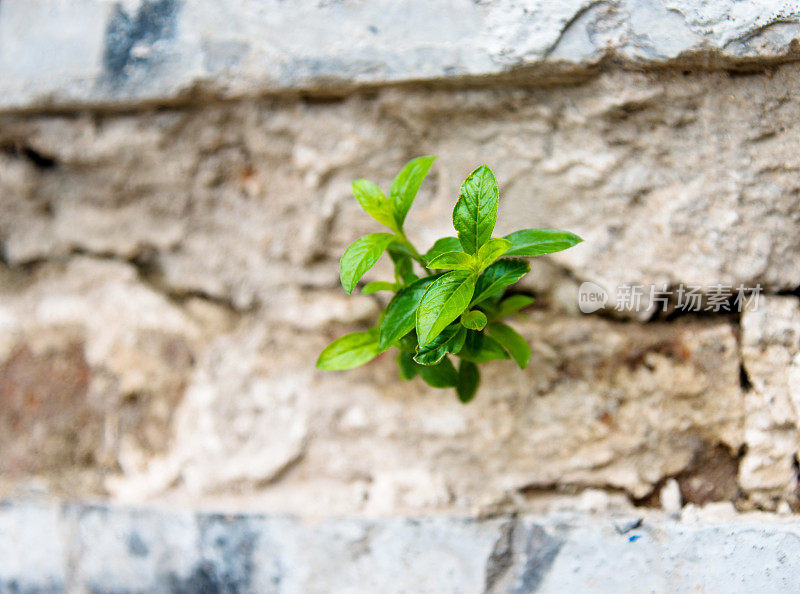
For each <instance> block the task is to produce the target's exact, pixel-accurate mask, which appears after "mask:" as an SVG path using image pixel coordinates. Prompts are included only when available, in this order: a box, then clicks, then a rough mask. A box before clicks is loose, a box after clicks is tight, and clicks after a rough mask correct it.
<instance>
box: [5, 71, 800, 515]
mask: <svg viewBox="0 0 800 594" xmlns="http://www.w3.org/2000/svg"><path fill="white" fill-rule="evenodd" d="M799 70H800V67H798V66H794V65H784V66H782V67H780V68H777V69H774V70H773V71H770V73H769V75H767V74H755V75H749V76H744V77H742V76H739V75H732V74H729V73H724V72H716V73H693V72H659V73H655V72H653V73H649V74H644V73H633V72H621V71H616V72H608V73H605V74H602V75H600V76H599V77H597V78H596V79H594V80H593V81H591V82H588V83H585V84H583V85H580V86H572V87H564V88H557V89H527V88H515V87H513V86H512V87H502V88H495V89H474V90H409V89H404V90H401V89H387V90H382V91H374V92H370V93H367V94H355V95H353V96H350V97H348V98H343V99H337V100H334V101H324V102H319V101H317V100H293V99H291V100H290V99H286V100H259V101H246V102H234V103H224V104H214V105H209V106H196V107H192V108H169V109H160V110H153V111H136V112H134V113H131V114H109V113H107V114H103V113H97V112H85V113H84V112H76V113H74V114H68V115H42V114H35V115H22V114H7V115H5V116H0V145H1V146H3V147H5V149H4V151H3V152H2V153H0V167H2V171H3V175H2V176H0V190H2V191H0V203H1V204H2V213H3V215H2V217H0V239H2V248H3V251H2V254H3V261H4V266H3V269H2V273H1V274H2V276H1V277H0V279H2V282H0V291H2V293H1V294H2V298H1V299H0V326H2V328H3V332H2V335H0V362H1V363H0V399H2V401H3V408H2V412H1V413H0V422H2V424H3V427H4V431H3V438H1V439H0V445H2V447H3V448H4V452H6V455H5V456H4V457H3V459H2V464H3V474H2V486H3V489H4V491H5V492H6V493H24V492H28V491H30V490H34V491H39V490H42V489H44V490H46V491H48V490H49V491H51V492H55V493H69V494H72V495H76V494H81V493H82V494H101V495H104V496H111V497H113V498H118V499H121V500H125V501H145V500H164V499H166V500H174V501H188V500H191V501H195V502H202V501H205V502H208V503H213V504H215V505H229V506H232V507H234V508H235V507H237V506H240V505H245V506H253V507H258V508H260V509H268V510H279V511H293V512H297V513H318V514H324V513H326V512H327V513H333V512H342V513H349V512H355V513H361V512H364V513H380V514H390V513H399V512H409V513H414V512H419V511H429V512H433V511H436V510H462V511H466V510H475V509H479V510H480V509H508V508H512V509H513V508H518V507H521V508H523V509H525V508H527V507H528V506H529V505H533V504H534V503H535V502H536V501H537V500H539V499H541V498H542V497H545V496H549V495H550V494H552V493H560V492H578V491H581V490H583V489H587V488H606V489H611V490H612V491H613V490H616V491H618V492H620V493H623V494H626V495H627V496H629V497H630V498H632V500H634V501H637V502H645V503H647V502H651V503H652V502H657V501H658V491H659V489H661V487H662V485H663V484H664V481H665V480H666V479H668V478H676V479H677V480H678V483H679V484H680V488H681V492H682V494H683V498H684V500H686V501H694V502H696V503H703V502H706V501H715V500H729V501H735V502H737V504H738V505H740V506H744V507H747V506H753V505H755V506H759V507H765V508H774V507H775V506H777V505H779V504H780V503H781V502H784V504H783V505H786V504H788V505H791V506H794V505H796V503H797V469H796V462H795V459H796V455H797V451H798V436H797V423H798V421H797V419H798V415H797V410H798V409H797V406H798V398H797V395H796V394H793V393H792V390H793V389H794V388H793V387H794V386H796V380H793V379H792V377H793V376H792V375H791V374H792V373H793V371H792V369H793V368H792V367H791V365H790V364H791V361H792V358H793V357H794V356H795V355H796V354H797V351H798V339H797V336H798V334H797V327H798V316H800V313H799V312H800V308H799V307H798V300H797V297H796V296H795V295H793V294H791V291H792V290H794V289H795V288H796V287H797V286H798V285H800V264H799V263H800V234H798V233H797V230H798V213H800V209H799V208H798V206H799V205H798V201H800V178H798V175H797V172H798V169H800V162H798V161H797V151H795V150H793V148H792V147H795V146H797V144H798V141H800V129H798V127H797V124H796V122H797V121H800V118H799V117H798V115H800V113H798V112H800V99H799V98H798V95H797V91H796V89H795V85H794V81H795V80H796V78H797V76H798V71H799ZM419 153H433V154H439V155H441V157H440V159H439V161H437V164H436V165H435V167H434V172H433V173H432V175H431V177H430V179H429V181H428V182H426V186H425V187H424V189H423V191H422V192H421V195H420V197H419V199H418V202H417V204H416V205H415V208H414V209H413V210H412V213H411V215H410V223H409V228H410V229H414V231H413V232H412V234H411V237H412V239H413V240H415V241H417V242H418V243H419V244H420V245H421V246H424V247H426V246H427V245H429V244H430V242H431V241H432V240H433V239H434V238H435V237H436V236H439V235H443V234H448V233H449V230H448V227H449V222H448V221H449V212H450V210H451V209H452V205H453V203H454V200H455V197H456V195H457V188H458V184H459V182H460V180H461V179H463V177H464V176H465V174H466V173H467V172H468V171H470V170H471V169H472V168H473V167H474V166H475V165H477V164H479V163H480V162H482V161H488V162H489V163H490V165H492V166H493V168H494V169H495V171H496V173H497V175H498V178H499V179H500V181H501V189H502V199H501V213H500V220H499V229H500V230H501V231H510V230H511V229H513V228H515V227H516V226H518V225H520V224H522V225H523V226H552V227H557V228H566V229H570V230H574V231H575V232H577V233H579V234H580V235H582V236H583V237H584V238H585V239H586V241H585V243H583V244H581V245H580V246H578V247H577V248H574V249H573V250H571V251H569V252H565V253H563V254H557V255H555V256H553V257H552V258H551V259H550V260H544V259H543V260H540V261H537V262H535V263H534V267H533V272H532V274H531V275H530V280H529V281H527V284H526V285H525V287H526V290H529V291H531V292H533V293H534V294H536V295H537V296H538V297H539V303H538V305H537V306H536V307H535V308H534V310H533V311H532V312H531V313H530V314H529V315H528V317H527V319H520V320H519V321H518V322H517V323H516V325H517V327H518V328H519V329H520V330H521V331H522V332H523V333H524V334H525V335H526V337H527V338H528V339H529V340H530V341H531V342H532V344H533V347H534V362H533V364H532V366H531V367H530V368H529V369H528V370H526V371H525V372H520V371H518V370H516V369H515V368H513V366H512V365H511V364H508V363H502V362H500V363H495V364H494V365H493V367H490V369H489V371H488V372H487V374H486V377H485V382H484V386H485V387H484V389H483V391H482V392H481V393H480V395H479V398H478V400H477V401H476V402H475V403H473V404H471V405H470V406H467V407H464V406H461V405H460V404H458V403H457V402H456V401H455V399H454V398H453V396H452V395H451V394H449V393H437V392H435V391H433V390H429V389H427V388H426V387H424V385H422V384H419V383H417V381H414V382H412V383H411V384H401V383H399V382H398V381H397V379H396V377H395V375H394V374H395V370H394V368H393V362H392V361H391V360H389V359H388V358H386V357H384V358H382V359H380V360H378V361H377V362H375V363H373V364H371V365H369V366H367V367H365V368H363V369H361V370H357V371H353V372H349V373H321V372H317V371H315V370H314V369H313V363H314V361H315V358H316V354H317V353H318V352H319V350H320V349H321V348H322V347H323V346H324V345H325V344H326V342H327V341H329V340H330V339H332V338H333V337H335V336H338V335H340V334H341V333H343V332H345V331H347V330H349V329H356V328H360V327H365V326H366V325H369V324H371V323H372V320H374V316H375V315H376V312H377V307H378V305H377V303H378V302H377V301H376V300H375V298H373V297H367V296H353V297H349V298H348V297H346V296H345V295H344V294H343V292H342V291H341V287H340V286H339V285H338V267H337V259H338V255H339V254H340V253H341V251H342V250H343V249H344V247H345V246H346V245H347V244H348V243H349V242H350V241H352V240H353V239H354V238H356V237H358V236H359V235H362V234H364V233H367V232H370V231H371V230H374V226H373V223H372V222H371V220H370V219H369V218H368V217H367V216H366V215H364V214H362V213H360V212H359V209H358V207H357V204H356V202H355V200H353V199H352V197H351V196H350V194H349V182H350V180H351V179H354V178H356V177H362V176H363V177H368V178H371V179H374V180H375V181H377V182H379V183H380V184H381V185H384V186H385V185H387V184H388V182H389V180H390V179H391V177H392V175H393V174H394V172H395V171H396V169H397V168H398V167H399V166H400V165H401V164H402V163H403V162H404V160H405V159H406V158H408V157H410V156H413V155H415V154H419ZM386 272H387V270H386V268H385V266H383V267H382V266H379V267H378V268H377V269H376V270H375V271H374V272H371V273H370V275H371V277H370V278H375V279H377V278H380V277H381V275H385V274H386ZM583 280H592V281H597V282H603V283H606V284H608V285H613V284H616V283H622V282H631V283H651V282H665V283H669V284H670V285H672V286H676V285H678V284H679V283H697V284H700V285H706V286H708V285H712V284H714V283H729V284H731V285H734V286H735V285H736V284H743V285H746V286H755V285H758V284H760V285H761V287H762V288H763V289H764V291H765V292H766V293H770V294H774V295H765V296H762V299H761V301H760V302H759V303H758V304H757V305H758V307H757V309H756V311H753V312H746V313H744V314H743V317H742V319H741V328H740V320H739V318H738V316H737V315H732V314H726V313H724V312H720V313H717V314H714V313H711V312H708V313H706V314H705V315H703V316H698V315H695V316H692V315H689V316H683V317H678V318H675V319H673V318H672V317H669V318H658V319H655V320H653V321H650V322H648V323H642V322H631V321H624V320H615V319H614V318H610V317H608V316H600V315H593V316H584V317H579V315H580V314H576V287H577V284H578V283H579V282H581V281H583ZM778 293H780V294H778ZM743 382H744V383H743ZM76 426H81V427H82V429H81V431H76V429H75V428H76ZM24 436H32V437H30V438H28V439H25V438H24ZM745 452H746V453H745ZM742 456H744V457H742Z"/></svg>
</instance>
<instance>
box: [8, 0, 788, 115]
mask: <svg viewBox="0 0 800 594" xmlns="http://www.w3.org/2000/svg"><path fill="white" fill-rule="evenodd" d="M799 18H800V6H798V3H797V2H796V1H793V0H782V1H780V2H766V1H761V2H746V3H743V2H735V1H734V0H714V1H712V2H695V1H687V0H667V1H663V0H662V1H659V2H647V1H642V0H610V1H608V2H590V1H589V0H570V1H564V2H556V3H552V2H550V3H547V2H541V1H536V0H488V1H482V2H471V1H469V0H458V1H455V2H424V1H422V0H403V1H402V2H397V1H392V0H381V1H380V2H374V1H373V2H368V3H356V4H354V3H348V2H319V1H317V0H302V1H295V2H292V3H289V4H286V3H282V2H278V1H277V0H274V1H270V2H260V3H233V4H226V5H225V6H224V8H223V7H222V5H219V4H218V3H217V2H213V1H211V0H191V1H187V2H179V1H178V0H146V1H141V2H140V1H133V2H124V3H119V4H112V3H109V2H104V1H102V0H79V1H77V2H70V3H65V2H62V1H61V0H44V1H40V2H28V1H26V0H3V10H2V12H0V81H1V82H0V109H2V108H6V109H15V108H27V107H33V106H36V107H44V106H50V107H53V106H64V105H67V106H69V105H74V104H78V103H88V104H108V105H113V104H118V103H125V102H144V101H153V100H158V101H163V100H180V99H181V98H182V97H185V96H187V95H189V94H191V93H192V92H193V91H194V90H197V89H201V90H202V91H204V92H207V93H214V94H216V95H219V96H224V97H238V96H242V95H257V94H261V93H264V92H273V93H274V92H281V91H287V90H293V89H303V88H319V87H322V88H330V87H339V88H347V87H352V86H353V85H358V84H385V83H391V82H397V81H415V80H424V79H451V78H457V77H464V76H478V75H497V74H503V73H508V72H510V71H513V70H514V69H518V68H520V67H534V68H538V70H536V74H534V75H532V80H534V81H536V80H537V79H539V80H540V81H541V80H546V79H547V77H548V76H549V77H550V79H552V78H553V76H554V75H556V74H559V73H560V74H561V75H562V76H563V75H564V73H567V74H568V73H570V72H581V71H583V72H585V68H586V67H587V66H591V65H592V64H595V63H597V62H598V61H600V60H601V58H603V57H606V56H611V55H613V56H614V57H615V58H616V59H617V60H622V61H627V62H630V63H633V64H635V65H641V64H651V63H660V62H664V61H668V60H673V59H676V58H682V59H684V61H686V60H687V58H686V56H687V55H690V54H692V53H693V52H695V53H699V52H702V55H703V57H702V58H701V59H698V60H697V63H698V64H699V63H708V61H709V58H708V55H709V53H713V54H715V57H716V59H717V60H718V61H719V62H721V63H731V64H733V63H735V62H736V60H742V59H753V58H758V59H761V60H770V59H775V58H778V59H785V58H787V57H791V56H793V51H794V50H793V49H792V48H793V46H792V45H791V44H792V43H793V41H794V40H795V38H796V37H798V35H799V34H800V25H799V24H798V19H799Z"/></svg>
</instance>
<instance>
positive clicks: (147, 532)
mask: <svg viewBox="0 0 800 594" xmlns="http://www.w3.org/2000/svg"><path fill="white" fill-rule="evenodd" d="M630 520H631V516H627V518H626V517H625V516H618V517H609V516H592V515H587V514H575V513H572V514H563V513H561V514H551V515H544V516H530V515H529V516H521V517H519V518H515V517H499V518H495V519H488V520H481V521H476V520H470V519H463V518H455V517H449V518H447V517H445V518H427V519H402V518H389V519H367V518H361V519H358V518H353V519H346V518H345V519H329V520H325V521H323V522H319V523H314V524H310V523H308V522H303V521H301V520H299V519H297V518H293V517H286V516H271V515H254V514H241V515H235V516H225V515H220V514H212V513H196V512H188V511H167V510H161V511H156V510H148V509H121V508H116V507H104V506H88V505H76V504H73V505H63V506H60V507H59V506H55V505H46V504H33V503H23V502H9V503H5V504H3V505H2V507H0V558H1V559H2V561H1V562H0V589H2V590H3V591H11V592H16V591H23V592H29V591H35V592H62V591H70V592H81V591H93V592H100V591H105V592H109V591H110V592H141V591H147V592H209V591H223V592H238V593H248V592H259V593H273V592H274V593H280V594H300V593H303V594H306V593H308V594H312V593H323V592H331V591H336V592H353V593H360V592H364V593H367V592H370V593H371V592H387V593H398V594H399V593H405V592H414V593H417V592H419V593H431V594H434V593H435V594H440V593H442V594H444V593H449V592H452V593H458V594H461V593H471V592H475V593H487V594H489V593H491V594H498V593H503V594H506V593H520V594H522V593H528V592H545V593H547V592H553V593H557V592H585V591H591V592H619V591H625V590H627V589H629V588H630V587H631V584H637V586H636V587H637V588H640V589H643V590H647V591H653V592H676V591H680V592H689V591H691V592H694V591H725V592H793V591H795V589H796V584H797V582H798V580H800V564H799V563H798V557H799V556H800V550H798V542H800V538H798V537H800V526H798V523H797V522H796V521H786V520H781V519H779V518H777V517H775V516H769V515H766V514H761V515H756V516H752V517H749V518H746V519H735V518H734V519H713V518H708V517H704V514H702V513H700V514H698V517H697V519H695V520H694V521H691V522H675V521H673V520H669V519H666V518H665V517H664V516H662V515H660V514H653V513H651V514H646V515H644V516H641V517H639V518H638V520H637V521H630ZM625 522H627V523H628V524H629V525H630V526H633V528H630V529H625V530H624V531H621V530H620V528H619V526H620V525H621V524H622V523H625ZM716 551H719V553H720V554H709V553H710V552H711V553H713V552H716Z"/></svg>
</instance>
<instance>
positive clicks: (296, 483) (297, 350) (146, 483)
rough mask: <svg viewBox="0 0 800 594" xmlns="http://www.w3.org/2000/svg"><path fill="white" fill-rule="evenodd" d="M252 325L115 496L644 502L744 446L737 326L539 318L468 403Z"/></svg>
mask: <svg viewBox="0 0 800 594" xmlns="http://www.w3.org/2000/svg"><path fill="white" fill-rule="evenodd" d="M240 327H241V328H242V329H241V330H238V331H236V332H235V333H233V334H230V335H223V336H221V337H220V338H218V339H217V341H216V342H215V343H214V344H213V345H212V346H211V348H210V350H209V352H208V355H207V356H205V357H204V358H203V359H202V360H201V361H200V362H199V363H198V368H197V370H196V371H195V373H194V375H193V377H192V379H191V380H190V382H189V385H188V388H187V391H186V396H185V397H184V399H183V400H182V401H181V403H180V404H179V406H178V410H177V411H176V413H175V423H174V425H173V429H174V434H173V438H172V441H171V447H170V449H169V451H168V452H167V453H166V454H165V455H163V456H159V457H156V458H155V459H153V460H151V461H150V463H149V464H148V465H147V470H146V471H144V472H143V473H126V474H123V475H121V476H118V477H116V478H114V479H109V481H108V483H107V484H108V486H109V488H110V489H111V492H112V495H113V496H114V497H115V498H117V499H121V500H125V501H131V502H141V501H148V500H149V501H159V500H167V501H187V500H191V501H195V502H197V501H200V500H203V501H209V502H212V503H213V504H214V505H222V506H225V507H226V508H227V507H228V506H236V505H248V506H255V507H258V508H262V509H268V510H280V511H289V512H293V513H303V514H311V515H323V516H324V515H328V514H330V513H369V514H382V515H383V514H393V513H398V512H409V513H418V512H420V511H426V512H434V511H436V510H445V509H460V510H468V509H497V508H498V507H499V508H501V509H502V508H503V507H504V506H506V507H508V506H510V507H512V508H513V507H514V506H521V507H523V508H524V507H526V505H528V504H527V502H526V499H527V498H529V497H530V498H531V499H534V500H535V499H536V494H537V492H538V491H548V490H558V489H561V488H566V489H572V490H581V489H584V488H591V487H600V486H605V487H613V488H618V489H623V490H625V491H627V492H628V493H630V494H631V495H632V496H634V497H644V496H646V495H648V494H649V493H650V492H651V490H652V489H653V488H654V487H655V486H656V485H657V484H658V483H659V481H660V480H661V478H662V477H664V476H670V475H676V474H678V473H680V472H682V471H683V470H684V469H687V468H689V467H690V466H691V464H692V462H693V461H694V460H695V459H696V458H697V457H698V456H702V455H703V453H704V452H705V451H706V450H707V449H708V448H713V447H715V446H716V445H717V444H722V445H723V446H724V447H727V448H729V449H730V450H733V451H735V450H736V449H738V447H739V446H740V445H741V443H742V412H743V411H742V405H743V400H742V393H741V389H740V387H739V362H738V348H737V343H736V338H735V334H734V329H733V327H732V326H731V325H729V324H728V323H726V322H714V323H697V324H656V325H653V326H652V327H650V326H648V327H647V328H646V329H645V328H636V327H627V326H625V327H619V326H618V325H617V324H615V323H613V322H608V321H604V320H600V319H597V318H586V319H579V318H573V317H567V316H555V317H553V316H552V314H549V313H546V312H538V313H534V314H532V316H531V318H530V319H529V320H528V321H525V322H521V323H519V324H518V327H519V329H520V330H521V331H522V332H523V334H524V335H525V336H526V337H527V338H529V339H530V340H531V342H532V344H533V349H534V361H533V362H532V364H531V366H530V367H529V368H528V369H527V370H526V371H524V372H521V371H518V370H515V368H514V366H513V363H511V362H501V363H497V364H494V365H492V366H489V367H488V368H487V370H486V371H485V373H484V386H485V387H484V389H483V390H482V392H481V393H480V394H479V397H478V399H477V400H476V401H475V402H474V403H473V404H471V405H470V406H468V407H464V406H463V405H461V404H459V403H458V401H457V400H456V399H455V398H454V396H453V394H452V393H450V392H440V391H435V390H432V389H429V388H427V387H426V386H425V385H424V384H422V382H421V381H419V380H415V381H413V382H411V383H410V384H404V383H402V382H399V381H398V380H397V378H396V370H395V368H394V362H393V360H392V357H390V356H388V355H387V356H385V357H382V358H380V360H378V361H377V362H374V363H372V364H370V365H368V366H366V367H364V368H362V369H359V370H355V371H352V372H349V373H322V372H316V371H314V372H312V371H311V369H312V367H313V363H314V360H315V358H316V356H317V353H318V352H319V350H320V349H321V348H322V346H324V342H325V339H326V337H325V336H320V335H319V334H318V333H317V332H307V333H303V332H300V331H298V330H296V329H292V328H287V327H285V326H284V327H281V326H279V325H275V324H270V325H269V327H268V329H267V327H265V326H263V325H262V324H261V323H259V322H258V321H257V320H256V319H254V318H247V319H246V320H245V321H243V322H242V323H241V324H240ZM343 330H344V329H343ZM338 333H339V332H338V331H337V332H336V334H338ZM332 335H333V334H332ZM290 343H291V344H292V349H290V350H286V349H283V348H282V345H286V344H290ZM232 509H235V507H232Z"/></svg>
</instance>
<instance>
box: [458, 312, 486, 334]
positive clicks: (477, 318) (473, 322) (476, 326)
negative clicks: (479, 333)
mask: <svg viewBox="0 0 800 594" xmlns="http://www.w3.org/2000/svg"><path fill="white" fill-rule="evenodd" d="M486 322H487V320H486V314H485V313H483V312H482V311H479V310H477V309H474V310H472V311H467V312H464V313H463V314H461V325H462V326H464V327H465V328H469V329H470V330H483V327H484V326H486Z"/></svg>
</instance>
